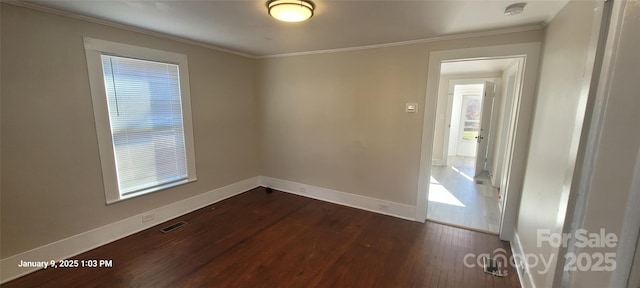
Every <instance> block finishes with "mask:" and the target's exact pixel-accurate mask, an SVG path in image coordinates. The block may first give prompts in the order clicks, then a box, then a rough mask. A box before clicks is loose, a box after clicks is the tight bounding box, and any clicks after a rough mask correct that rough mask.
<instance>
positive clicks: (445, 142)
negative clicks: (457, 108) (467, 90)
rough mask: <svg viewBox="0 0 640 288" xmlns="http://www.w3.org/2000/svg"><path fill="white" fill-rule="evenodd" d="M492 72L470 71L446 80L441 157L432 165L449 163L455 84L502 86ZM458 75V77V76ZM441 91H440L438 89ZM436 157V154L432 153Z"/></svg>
mask: <svg viewBox="0 0 640 288" xmlns="http://www.w3.org/2000/svg"><path fill="white" fill-rule="evenodd" d="M491 74H492V73H480V74H476V73H472V74H461V75H453V76H452V77H451V78H450V79H449V81H447V82H446V85H447V97H446V100H447V107H446V108H445V109H446V111H445V117H444V127H445V129H444V136H443V137H444V138H443V139H442V155H441V156H440V157H441V159H436V160H437V161H434V162H436V163H433V165H444V166H447V165H449V164H450V163H449V152H450V151H451V150H449V146H450V144H451V142H450V138H451V127H450V125H451V123H453V120H452V117H453V116H452V114H453V113H452V112H453V111H452V110H453V97H454V93H455V86H457V85H471V84H482V83H484V82H485V81H491V82H493V83H496V85H497V86H498V87H502V86H501V85H502V83H501V80H502V79H500V78H497V77H493V76H489V75H491ZM466 75H474V76H473V77H468V76H466ZM458 77H460V78H458ZM440 92H442V91H440ZM441 112H442V111H440V113H441ZM434 156H436V157H437V155H434Z"/></svg>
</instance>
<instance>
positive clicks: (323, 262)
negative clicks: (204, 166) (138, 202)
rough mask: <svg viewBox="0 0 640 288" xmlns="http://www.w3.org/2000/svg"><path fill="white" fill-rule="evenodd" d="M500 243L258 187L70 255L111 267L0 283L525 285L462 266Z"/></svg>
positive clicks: (47, 273) (511, 275)
mask: <svg viewBox="0 0 640 288" xmlns="http://www.w3.org/2000/svg"><path fill="white" fill-rule="evenodd" d="M178 221H185V222H187V223H188V224H187V225H185V226H183V227H181V228H178V229H176V230H174V231H172V232H170V233H167V234H163V233H161V232H159V231H158V230H159V229H160V228H163V227H165V226H168V225H169V224H172V223H174V222H178ZM498 248H502V249H505V250H506V251H510V248H509V244H508V243H507V242H502V241H500V240H499V239H498V237H497V236H495V235H489V234H484V233H479V232H473V231H468V230H463V229H459V228H454V227H450V226H445V225H441V224H436V223H430V222H427V223H426V224H422V223H418V222H412V221H407V220H402V219H397V218H393V217H390V216H384V215H379V214H375V213H371V212H367V211H362V210H358V209H353V208H349V207H344V206H340V205H335V204H331V203H326V202H322V201H318V200H313V199H309V198H304V197H300V196H296V195H291V194H287V193H283V192H278V191H274V192H273V193H272V194H267V193H265V190H264V189H263V188H256V189H253V190H251V191H248V192H246V193H243V194H241V195H238V196H235V197H233V198H230V199H227V200H224V201H221V202H219V203H216V204H213V205H211V206H208V207H205V208H203V209H200V210H197V211H194V212H192V213H189V214H187V215H184V216H182V217H179V218H177V219H174V220H171V221H168V222H166V223H164V224H161V225H158V226H156V227H153V228H150V229H147V230H145V231H142V232H139V233H136V234H134V235H131V236H129V237H126V238H123V239H120V240H118V241H115V242H113V243H110V244H107V245H104V246H102V247H99V248H96V249H93V250H91V251H88V252H86V253H83V254H80V255H78V256H76V257H73V258H72V259H110V260H113V267H112V268H56V269H51V268H49V269H46V270H40V271H38V272H35V273H32V274H29V275H27V276H24V277H22V278H19V279H16V280H14V281H11V282H8V283H5V284H4V285H2V287H7V288H10V287H519V284H518V277H517V275H516V274H515V273H516V272H515V270H514V269H512V268H509V270H508V276H507V277H502V278H500V277H494V276H491V275H489V274H485V273H483V271H482V268H480V267H475V268H467V267H465V265H464V261H463V259H464V256H465V255H467V254H468V253H475V254H480V253H492V252H493V251H494V250H495V249H498ZM507 253H508V255H509V256H510V252H507ZM469 259H471V258H469ZM473 260H475V258H474V259H473ZM468 262H475V261H471V260H470V261H468Z"/></svg>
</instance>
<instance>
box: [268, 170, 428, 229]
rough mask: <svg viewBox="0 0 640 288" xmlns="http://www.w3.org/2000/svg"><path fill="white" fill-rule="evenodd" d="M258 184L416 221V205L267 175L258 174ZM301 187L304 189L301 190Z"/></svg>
mask: <svg viewBox="0 0 640 288" xmlns="http://www.w3.org/2000/svg"><path fill="white" fill-rule="evenodd" d="M260 185H261V186H265V187H271V188H273V189H276V190H280V191H283V192H287V193H291V194H296V195H300V196H304V197H309V198H313V199H318V200H322V201H326V202H331V203H335V204H339V205H344V206H349V207H353V208H357V209H362V210H367V211H371V212H375V213H380V214H385V215H389V216H393V217H398V218H402V219H407V220H411V221H417V220H416V206H411V205H407V204H402V203H397V202H391V201H387V200H382V199H377V198H371V197H366V196H361V195H356V194H351V193H346V192H341V191H336V190H332V189H327V188H322V187H317V186H311V185H307V184H302V183H297V182H293V181H288V180H282V179H277V178H272V177H267V176H260ZM301 188H303V189H304V190H305V191H304V192H302V191H301V190H302V189H301Z"/></svg>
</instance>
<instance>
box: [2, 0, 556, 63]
mask: <svg viewBox="0 0 640 288" xmlns="http://www.w3.org/2000/svg"><path fill="white" fill-rule="evenodd" d="M563 1H566V2H568V0H563ZM0 2H2V3H5V4H10V5H14V6H19V7H24V8H28V9H33V10H37V11H41V12H45V13H50V14H55V15H59V16H64V17H69V18H73V19H78V20H82V21H87V22H91V23H96V24H101V25H105V26H109V27H114V28H118V29H123V30H127V31H131V32H136V33H141V34H145V35H149V36H154V37H158V38H164V39H168V40H173V41H177V42H181V43H185V44H190V45H195V46H199V47H203V48H207V49H211V50H215V51H219V52H224V53H229V54H233V55H237V56H242V57H246V58H251V59H269V58H281V57H293V56H305V55H315V54H328V53H339V52H349V51H357V50H368V49H377V48H387V47H396V46H407V45H415V44H422V43H431V42H439V41H448V40H457V39H466V38H473V37H482V36H492V35H499V34H507V33H517V32H526V31H533V30H540V29H544V28H545V27H546V25H547V24H548V23H549V22H550V21H551V19H553V17H555V15H556V14H557V13H558V12H559V11H560V10H561V9H562V7H564V5H562V6H560V7H559V8H558V10H557V11H556V12H554V14H553V15H552V16H551V17H549V18H548V19H547V20H546V21H545V22H544V23H542V24H539V25H529V26H522V27H515V28H506V29H495V30H487V31H481V32H473V33H461V34H452V35H447V36H438V37H430V38H423V39H416V40H408V41H399V42H389V43H382V44H373V45H363V46H353V47H346V48H336V49H322V50H310V51H302V52H292V53H281V54H271V55H261V56H258V55H252V54H248V53H244V52H240V51H235V50H231V49H226V48H222V47H218V46H215V45H211V44H208V43H204V42H201V41H198V40H191V39H188V38H183V37H179V36H173V35H169V34H165V33H161V32H156V31H153V30H148V29H144V28H138V27H133V26H130V25H126V24H120V23H116V22H113V21H109V20H105V19H101V18H97V17H91V16H85V15H80V14H78V13H74V12H69V11H64V10H60V9H55V8H49V7H45V6H42V5H38V4H34V3H31V2H25V1H21V0H0ZM565 5H566V3H565Z"/></svg>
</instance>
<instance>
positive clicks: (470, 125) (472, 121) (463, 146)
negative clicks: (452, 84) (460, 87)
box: [457, 93, 482, 157]
mask: <svg viewBox="0 0 640 288" xmlns="http://www.w3.org/2000/svg"><path fill="white" fill-rule="evenodd" d="M481 111H482V94H478V93H469V94H463V95H462V110H461V111H460V130H459V134H458V149H457V155H460V156H466V157H476V151H477V146H478V144H477V141H476V136H478V132H479V131H480V113H481Z"/></svg>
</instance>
